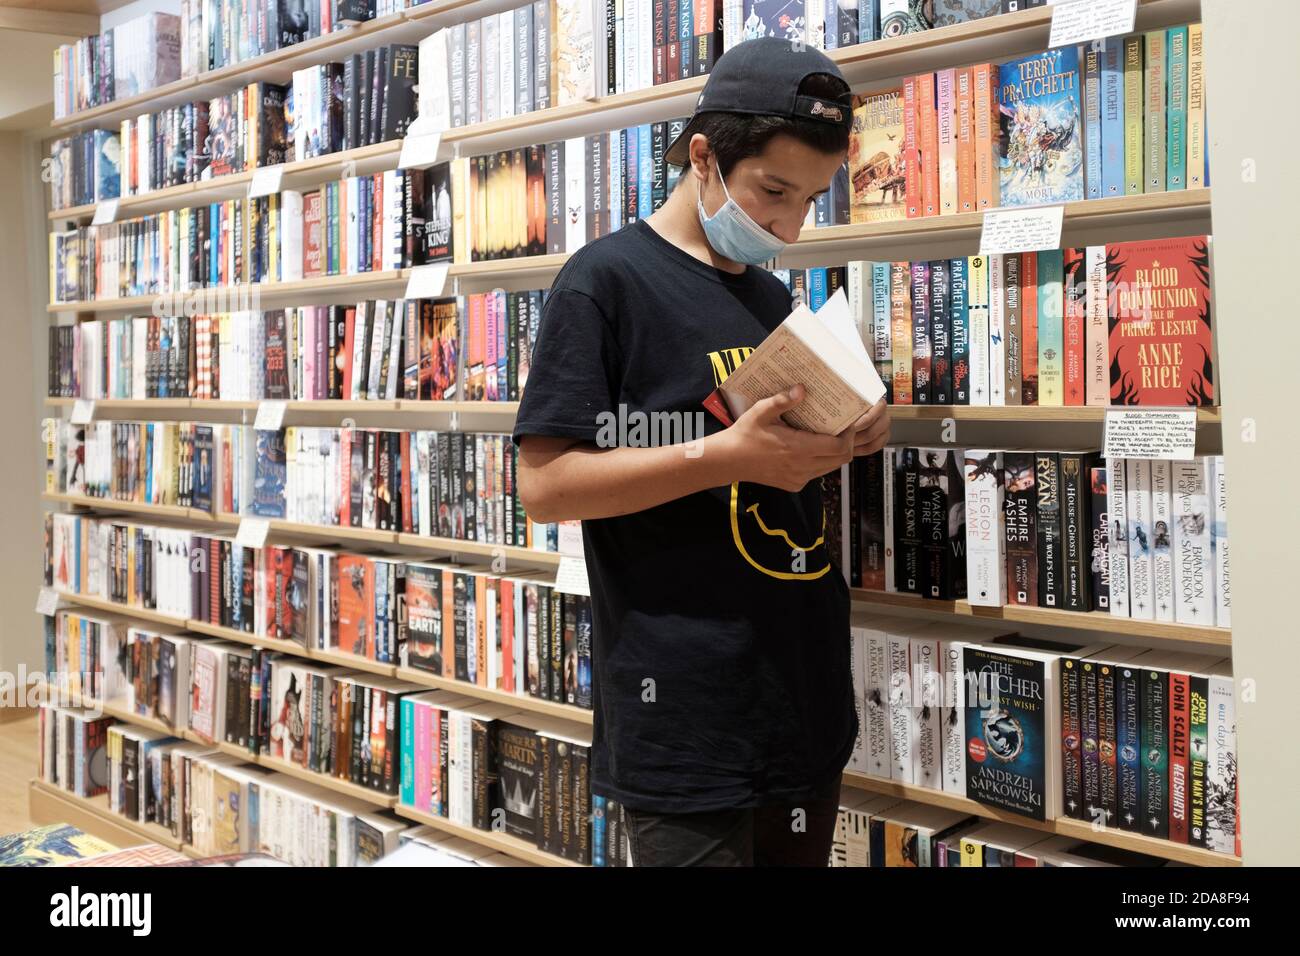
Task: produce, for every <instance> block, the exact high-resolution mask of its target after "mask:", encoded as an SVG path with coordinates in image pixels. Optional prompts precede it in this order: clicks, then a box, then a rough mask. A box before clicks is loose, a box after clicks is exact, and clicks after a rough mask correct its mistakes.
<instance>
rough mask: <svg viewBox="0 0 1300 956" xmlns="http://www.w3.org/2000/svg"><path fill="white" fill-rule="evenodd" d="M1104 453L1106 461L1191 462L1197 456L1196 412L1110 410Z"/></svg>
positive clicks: (1107, 418)
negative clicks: (1143, 459) (1161, 460)
mask: <svg viewBox="0 0 1300 956" xmlns="http://www.w3.org/2000/svg"><path fill="white" fill-rule="evenodd" d="M1104 454H1105V456H1106V458H1107V459H1111V458H1158V459H1164V460H1166V461H1191V460H1192V459H1193V458H1194V457H1195V455H1196V410H1195V409H1172V408H1141V409H1138V408H1133V409H1129V408H1112V409H1108V410H1107V411H1106V442H1105V453H1104Z"/></svg>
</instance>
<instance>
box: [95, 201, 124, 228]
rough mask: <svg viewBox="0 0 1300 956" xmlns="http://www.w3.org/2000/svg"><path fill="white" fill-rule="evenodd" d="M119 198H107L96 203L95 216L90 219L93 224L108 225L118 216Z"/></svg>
mask: <svg viewBox="0 0 1300 956" xmlns="http://www.w3.org/2000/svg"><path fill="white" fill-rule="evenodd" d="M117 202H118V201H117V200H116V199H105V200H104V201H103V202H97V203H95V218H94V219H92V220H90V224H91V225H92V226H107V225H108V224H109V223H110V222H112V221H113V220H114V219H116V218H117Z"/></svg>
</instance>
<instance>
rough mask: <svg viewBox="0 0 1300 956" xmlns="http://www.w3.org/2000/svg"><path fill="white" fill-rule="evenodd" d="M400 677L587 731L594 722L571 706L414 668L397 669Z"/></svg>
mask: <svg viewBox="0 0 1300 956" xmlns="http://www.w3.org/2000/svg"><path fill="white" fill-rule="evenodd" d="M397 676H398V677H400V678H401V679H402V680H404V681H410V682H411V683H412V684H422V685H424V686H425V687H432V688H434V689H435V690H453V691H456V692H458V693H463V694H468V695H470V696H472V697H477V698H479V699H480V700H486V701H491V702H492V703H494V704H509V705H510V706H511V707H517V708H519V709H520V710H526V711H529V712H531V713H535V714H546V715H547V716H548V717H560V718H562V719H564V720H570V721H573V722H575V723H579V724H585V725H586V726H588V727H590V726H591V724H592V722H593V720H594V715H593V714H592V712H591V711H589V710H586V709H584V708H582V707H575V706H573V705H572V704H558V703H556V702H555V701H551V700H540V699H539V698H536V697H524V696H521V695H519V694H511V693H509V692H508V691H503V690H495V689H493V688H490V687H479V686H477V685H473V684H467V683H466V682H465V681H460V680H454V679H452V678H450V677H438V676H437V675H436V674H430V673H429V672H428V671H422V670H417V669H416V668H414V667H398V668H397Z"/></svg>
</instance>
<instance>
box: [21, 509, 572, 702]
mask: <svg viewBox="0 0 1300 956" xmlns="http://www.w3.org/2000/svg"><path fill="white" fill-rule="evenodd" d="M47 525H48V527H47V532H48V537H49V548H48V552H47V554H46V575H45V579H46V583H47V584H48V585H49V586H50V587H54V588H57V589H58V590H59V591H61V592H65V593H71V594H85V595H89V596H95V597H102V599H104V600H108V601H112V602H114V603H117V604H121V605H122V606H123V609H124V610H129V609H130V608H139V609H142V610H147V611H151V612H155V613H158V614H163V615H166V616H167V617H169V618H173V619H175V621H176V622H177V624H178V625H180V624H184V623H185V622H198V623H201V624H205V625H213V626H217V627H223V628H229V629H231V630H234V631H238V632H240V633H243V634H247V635H249V636H250V637H252V638H265V639H266V640H267V641H268V646H271V647H277V648H281V649H286V650H289V651H291V652H292V650H293V648H294V647H297V648H301V649H303V650H305V651H307V652H311V651H331V652H341V653H345V654H351V655H354V656H356V657H358V658H364V659H366V660H371V661H375V662H376V663H380V664H390V665H396V666H400V667H404V668H409V669H412V670H418V671H424V672H426V673H430V674H433V675H435V676H437V677H443V678H447V679H449V680H456V681H460V682H463V683H466V684H468V685H473V686H477V687H483V688H488V689H490V690H496V691H502V692H505V693H511V694H517V695H519V696H526V697H532V698H537V699H540V700H550V701H553V702H555V703H563V704H569V705H572V706H575V707H580V708H584V709H590V708H591V706H592V676H591V675H592V667H591V648H592V636H591V635H592V612H591V600H590V598H589V597H588V596H586V595H582V594H574V593H571V592H567V591H563V592H562V591H560V590H558V589H557V588H556V586H555V583H554V581H553V579H552V577H551V576H550V575H548V574H546V573H541V572H529V573H520V574H509V575H507V574H502V573H497V572H495V571H493V570H492V569H490V568H489V567H487V566H486V565H465V564H456V563H451V562H446V561H442V562H417V561H412V560H410V559H408V558H400V557H381V556H376V555H361V554H354V553H346V552H339V551H337V550H334V549H330V548H307V547H289V546H283V545H266V546H264V547H261V548H253V547H248V546H243V545H240V544H238V543H237V541H236V539H235V538H234V536H214V535H202V534H196V533H194V532H193V531H187V530H185V529H177V528H168V527H159V526H155V525H147V524H139V523H134V522H128V521H113V520H109V519H105V520H98V521H96V520H92V519H88V518H85V517H84V516H77V515H61V514H51V515H47ZM136 632H139V633H145V632H144V631H141V630H140V629H136V630H135V631H132V632H130V633H128V632H127V630H126V628H125V626H124V625H123V626H121V627H118V626H116V625H115V624H114V623H113V622H111V621H109V622H107V623H105V622H104V621H101V620H100V619H99V618H98V617H96V616H94V615H84V614H77V613H73V612H62V613H61V614H60V615H58V616H57V618H56V621H55V630H54V631H52V632H51V634H50V635H49V640H50V643H51V646H52V647H53V648H54V650H53V652H52V653H53V654H54V657H55V659H56V660H57V661H58V662H59V663H60V664H61V665H63V666H61V667H60V668H59V671H60V673H65V672H66V673H68V674H81V673H82V672H85V674H86V675H97V676H94V677H91V676H82V677H79V678H77V681H78V685H79V686H82V687H85V688H87V691H86V692H94V693H96V694H98V693H99V692H100V691H101V690H103V689H104V688H107V691H108V692H109V694H110V695H111V696H116V693H117V691H119V690H120V688H121V682H120V681H119V680H117V679H116V678H115V673H116V672H115V671H114V670H113V668H114V667H120V666H121V660H120V657H121V655H120V648H121V646H124V645H125V644H126V643H129V640H130V639H133V638H132V636H131V635H133V634H135V633H136ZM281 642H282V643H281ZM115 655H116V656H115ZM172 656H175V652H173V653H172ZM154 657H155V659H156V657H157V655H156V654H155V655H154ZM78 665H80V666H78ZM141 713H142V714H145V715H146V716H157V717H160V718H161V719H169V715H168V714H166V713H161V712H159V713H155V711H154V709H153V708H152V706H151V707H150V709H149V710H147V711H146V710H142V711H141Z"/></svg>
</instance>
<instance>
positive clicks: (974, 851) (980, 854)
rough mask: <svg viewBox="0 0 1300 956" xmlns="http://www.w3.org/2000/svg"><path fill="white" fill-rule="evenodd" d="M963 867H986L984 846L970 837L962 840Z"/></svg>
mask: <svg viewBox="0 0 1300 956" xmlns="http://www.w3.org/2000/svg"><path fill="white" fill-rule="evenodd" d="M961 865H962V866H963V867H967V866H983V865H984V844H983V843H980V842H979V841H977V840H972V839H970V838H969V837H962V839H961Z"/></svg>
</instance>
